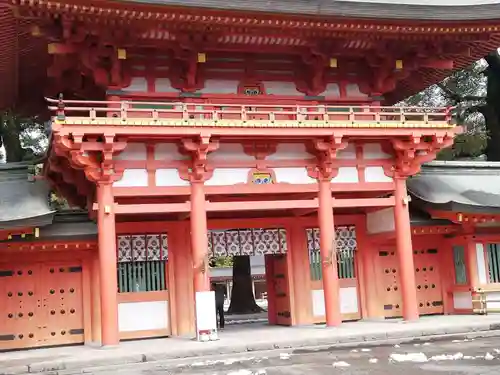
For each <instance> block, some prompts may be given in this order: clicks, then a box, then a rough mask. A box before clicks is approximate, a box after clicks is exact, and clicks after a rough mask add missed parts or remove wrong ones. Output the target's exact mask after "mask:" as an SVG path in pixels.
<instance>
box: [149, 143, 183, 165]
mask: <svg viewBox="0 0 500 375" xmlns="http://www.w3.org/2000/svg"><path fill="white" fill-rule="evenodd" d="M186 159H189V156H188V155H182V154H181V153H180V152H179V148H178V147H177V145H176V144H175V143H158V144H157V145H156V146H155V160H164V161H174V160H186Z"/></svg>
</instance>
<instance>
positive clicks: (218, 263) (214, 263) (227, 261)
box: [210, 257, 233, 267]
mask: <svg viewBox="0 0 500 375" xmlns="http://www.w3.org/2000/svg"><path fill="white" fill-rule="evenodd" d="M232 266H233V257H213V258H212V259H210V267H232Z"/></svg>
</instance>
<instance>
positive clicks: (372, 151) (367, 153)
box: [363, 143, 391, 159]
mask: <svg viewBox="0 0 500 375" xmlns="http://www.w3.org/2000/svg"><path fill="white" fill-rule="evenodd" d="M390 158H391V155H389V154H386V153H385V152H384V151H383V150H382V145H381V144H380V143H365V144H364V145H363V159H390Z"/></svg>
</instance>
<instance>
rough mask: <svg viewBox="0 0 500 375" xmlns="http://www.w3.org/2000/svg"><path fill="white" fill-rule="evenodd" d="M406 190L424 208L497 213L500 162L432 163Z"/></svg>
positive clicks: (498, 206) (424, 168)
mask: <svg viewBox="0 0 500 375" xmlns="http://www.w3.org/2000/svg"><path fill="white" fill-rule="evenodd" d="M408 191H409V192H410V194H411V195H413V196H414V197H416V198H417V200H419V201H420V202H421V203H422V205H423V206H424V207H425V208H426V209H434V210H439V211H454V212H470V213H489V214H500V163H488V162H432V163H429V164H428V165H426V166H424V167H423V168H422V172H421V173H420V174H419V175H417V176H415V177H413V178H411V179H409V180H408Z"/></svg>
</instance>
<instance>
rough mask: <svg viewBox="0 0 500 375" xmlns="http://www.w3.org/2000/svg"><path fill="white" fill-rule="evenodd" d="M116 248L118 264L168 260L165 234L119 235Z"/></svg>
mask: <svg viewBox="0 0 500 375" xmlns="http://www.w3.org/2000/svg"><path fill="white" fill-rule="evenodd" d="M117 246H118V262H119V263H121V262H141V261H155V260H167V259H168V238H167V235H166V234H134V235H120V236H118V237H117Z"/></svg>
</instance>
